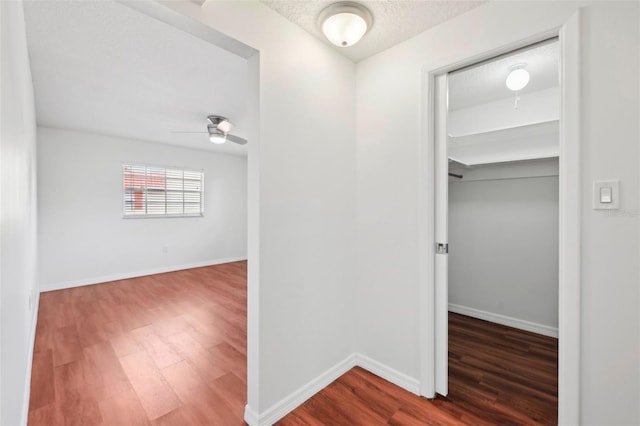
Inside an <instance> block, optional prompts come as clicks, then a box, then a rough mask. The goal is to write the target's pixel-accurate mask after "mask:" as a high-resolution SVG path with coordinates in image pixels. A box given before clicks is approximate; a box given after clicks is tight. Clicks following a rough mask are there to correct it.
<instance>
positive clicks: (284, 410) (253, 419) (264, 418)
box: [244, 354, 356, 426]
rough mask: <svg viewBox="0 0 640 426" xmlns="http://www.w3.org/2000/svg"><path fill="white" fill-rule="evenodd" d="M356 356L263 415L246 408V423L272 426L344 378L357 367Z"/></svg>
mask: <svg viewBox="0 0 640 426" xmlns="http://www.w3.org/2000/svg"><path fill="white" fill-rule="evenodd" d="M355 359H356V356H355V354H351V355H349V356H348V357H346V358H345V359H343V360H342V361H340V362H339V363H338V364H336V365H334V366H333V367H331V368H330V369H328V370H327V371H325V372H324V373H322V374H321V375H319V376H318V377H316V378H315V379H313V380H311V381H310V382H309V383H307V384H306V385H303V386H302V387H300V388H298V390H296V391H294V392H292V393H290V394H289V395H288V396H286V397H285V398H283V399H282V400H281V401H280V402H277V403H276V404H274V405H273V406H272V407H271V408H269V409H268V410H266V411H265V412H264V413H263V414H261V415H257V416H256V414H255V412H254V411H253V410H252V409H251V408H250V407H248V406H247V407H246V408H245V417H244V421H245V422H247V423H248V424H249V425H250V426H270V425H272V424H274V423H275V422H277V421H278V420H280V419H281V418H283V417H284V416H286V415H287V414H289V413H290V412H291V411H293V410H295V409H296V408H297V407H299V406H300V405H302V403H303V402H305V401H306V400H308V399H309V398H311V397H312V396H313V395H315V394H316V393H318V392H320V391H321V390H322V389H324V388H325V387H327V386H328V385H329V384H330V383H331V382H333V381H334V380H336V379H337V378H338V377H340V376H342V375H343V374H344V373H346V372H347V371H349V370H351V369H352V368H353V367H355V366H356V363H355Z"/></svg>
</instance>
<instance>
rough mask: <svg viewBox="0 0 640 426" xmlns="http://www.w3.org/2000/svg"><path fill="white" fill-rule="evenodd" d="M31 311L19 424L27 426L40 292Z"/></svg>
mask: <svg viewBox="0 0 640 426" xmlns="http://www.w3.org/2000/svg"><path fill="white" fill-rule="evenodd" d="M35 299H36V300H35V301H34V302H33V311H31V329H30V330H29V352H27V374H26V377H25V384H24V394H23V397H22V414H21V417H20V424H21V425H22V426H27V421H28V420H29V398H30V397H31V370H32V368H33V350H34V348H35V346H36V328H37V326H38V308H39V307H40V292H39V291H36V292H35Z"/></svg>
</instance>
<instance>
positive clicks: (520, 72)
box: [506, 63, 530, 92]
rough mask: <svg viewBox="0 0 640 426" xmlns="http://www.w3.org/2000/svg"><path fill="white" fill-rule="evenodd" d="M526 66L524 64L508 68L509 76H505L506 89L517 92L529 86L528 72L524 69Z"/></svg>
mask: <svg viewBox="0 0 640 426" xmlns="http://www.w3.org/2000/svg"><path fill="white" fill-rule="evenodd" d="M526 66H527V64H525V63H521V64H515V65H511V66H510V67H509V71H511V72H510V73H509V75H508V76H507V81H506V84H507V87H508V88H509V90H513V91H514V92H517V91H519V90H522V89H524V88H525V87H526V86H527V84H529V78H530V77H529V71H527V70H525V69H524V68H525V67H526Z"/></svg>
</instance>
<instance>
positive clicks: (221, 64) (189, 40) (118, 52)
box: [25, 0, 248, 155]
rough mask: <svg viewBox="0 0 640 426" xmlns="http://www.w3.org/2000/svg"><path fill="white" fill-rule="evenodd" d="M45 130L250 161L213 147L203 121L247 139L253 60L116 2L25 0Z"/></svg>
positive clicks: (240, 150) (239, 150)
mask: <svg viewBox="0 0 640 426" xmlns="http://www.w3.org/2000/svg"><path fill="white" fill-rule="evenodd" d="M25 16H26V24H27V39H28V45H29V55H30V59H31V68H32V74H33V81H34V90H35V99H36V113H37V117H38V124H40V125H46V126H53V127H61V128H68V129H75V130H84V131H89V132H94V133H101V134H107V135H114V136H121V137H126V138H133V139H141V140H147V141H153V142H162V143H168V144H173V145H178V146H183V147H188V148H195V149H204V150H211V151H218V152H224V153H229V154H237V155H246V147H242V146H239V145H236V144H233V143H227V144H224V145H214V144H212V143H210V142H209V139H208V136H207V134H206V133H204V134H174V133H171V131H172V130H189V131H203V132H206V117H207V115H210V114H219V115H224V116H226V117H228V118H229V119H230V120H231V121H232V122H233V123H235V124H236V128H235V129H234V130H233V131H232V133H234V134H237V135H238V136H242V137H246V128H247V127H246V126H247V96H248V93H247V84H246V82H247V63H246V60H244V59H242V58H240V57H238V56H236V55H233V54H231V53H229V52H228V51H226V50H223V49H221V48H219V47H216V46H214V45H212V44H211V43H208V42H205V41H203V40H201V39H199V38H196V37H194V36H192V35H190V34H187V33H185V32H182V31H180V30H178V29H176V28H175V27H172V26H170V25H167V24H164V23H162V22H160V21H157V20H155V19H153V18H150V17H149V16H147V15H144V14H141V13H140V12H138V11H135V10H133V9H131V8H129V7H127V6H125V5H123V4H119V3H115V2H111V1H35V0H30V1H27V2H25Z"/></svg>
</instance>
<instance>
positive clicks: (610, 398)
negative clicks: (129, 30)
mask: <svg viewBox="0 0 640 426" xmlns="http://www.w3.org/2000/svg"><path fill="white" fill-rule="evenodd" d="M579 5H580V3H577V2H553V3H551V2H549V3H547V2H490V3H488V4H487V5H485V6H482V7H480V8H477V9H474V10H472V11H470V12H468V13H466V14H464V15H462V16H460V17H458V18H456V19H454V20H451V21H448V22H446V23H444V24H442V25H440V26H438V27H436V28H434V29H432V30H430V31H428V32H426V33H423V34H421V35H418V36H416V37H415V38H413V39H411V40H408V41H406V42H404V43H401V44H399V45H397V46H395V47H393V48H391V49H389V50H387V51H385V52H382V53H380V54H378V55H376V56H374V57H372V58H370V59H368V60H365V61H363V62H361V63H359V64H358V68H357V96H356V103H357V145H358V148H357V149H358V151H357V152H358V154H357V159H358V165H357V170H358V184H357V223H358V246H357V252H358V281H359V291H358V300H359V304H358V341H357V350H358V351H359V352H361V353H363V354H365V355H368V356H370V357H372V358H374V359H377V360H379V361H381V362H383V363H386V364H388V365H390V366H392V367H393V368H396V369H397V370H399V371H401V372H404V373H406V374H408V375H410V376H411V377H415V378H418V377H419V354H420V352H419V347H418V341H419V335H418V333H419V315H418V296H419V288H418V282H419V265H420V262H421V259H419V258H418V253H419V250H418V249H419V247H418V234H419V232H418V231H419V229H418V208H419V204H418V200H419V198H420V197H419V195H420V194H419V188H418V182H419V180H418V179H419V163H418V159H419V157H420V156H419V144H420V118H421V117H420V115H421V114H423V113H425V112H424V109H423V108H422V103H421V87H422V86H421V68H422V67H423V66H425V65H428V64H445V63H447V61H453V60H459V59H460V58H462V57H473V56H476V55H479V54H481V53H482V52H485V51H488V50H491V49H494V48H495V47H496V46H500V45H505V44H507V43H510V42H513V41H514V40H518V39H527V38H529V37H531V36H532V35H534V34H539V33H541V32H544V31H546V30H548V29H549V28H552V27H554V26H559V25H562V24H563V22H565V21H566V19H568V17H569V16H571V14H572V13H574V12H575V10H576V9H577V8H578V7H579ZM638 15H639V11H638V3H636V2H624V3H617V2H602V3H598V4H596V5H593V6H589V7H587V8H586V10H585V13H584V16H583V19H582V25H583V27H582V41H583V47H582V53H583V57H582V63H581V65H582V66H581V69H582V70H583V71H582V78H583V80H582V90H583V98H582V102H581V105H582V113H583V117H582V127H581V130H582V139H581V143H582V159H581V160H582V161H581V164H582V166H583V174H582V197H583V218H582V219H583V221H582V235H583V245H582V255H583V266H582V271H581V273H582V283H581V284H582V286H581V289H582V300H581V305H582V342H581V345H582V347H581V373H582V374H581V381H582V382H581V417H582V418H581V424H585V425H595V424H608V425H614V424H619V425H620V424H637V423H639V422H640V408H639V407H638V400H639V399H640V365H638V362H637V359H638V358H637V348H638V347H639V346H640V330H639V327H640V311H639V310H638V300H639V292H638V291H639V289H638V256H639V253H638V251H639V247H638V239H637V235H638V226H639V224H638V215H637V208H638V195H639V190H638V183H639V182H638V179H639V176H638V139H639V129H638V116H639V113H640V110H639V105H638V79H637V76H638V74H639V72H640V69H639V64H638V54H639V52H640V41H639V35H638V28H639V26H638ZM611 178H619V179H621V181H622V197H623V206H622V208H623V209H624V210H625V211H627V212H631V213H629V214H626V215H622V214H621V215H607V214H604V213H601V212H595V211H593V210H591V199H590V197H591V182H592V181H593V180H597V179H611ZM633 211H635V212H636V213H635V214H633V213H632V212H633ZM576 303H579V302H578V301H576Z"/></svg>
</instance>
